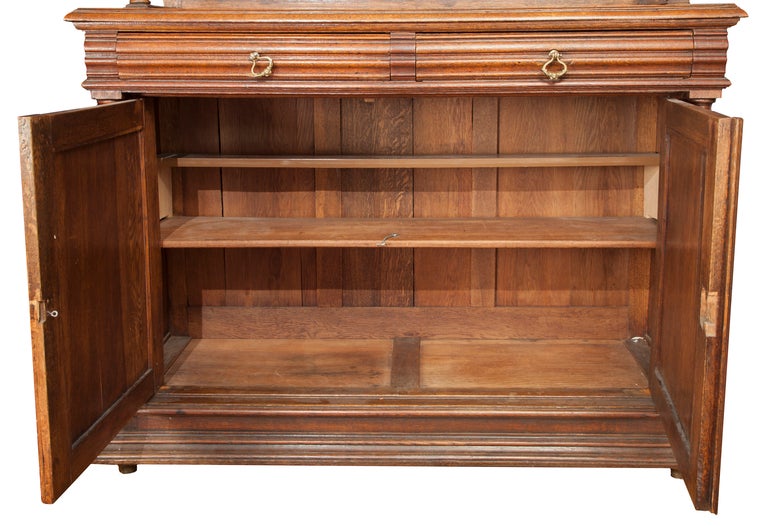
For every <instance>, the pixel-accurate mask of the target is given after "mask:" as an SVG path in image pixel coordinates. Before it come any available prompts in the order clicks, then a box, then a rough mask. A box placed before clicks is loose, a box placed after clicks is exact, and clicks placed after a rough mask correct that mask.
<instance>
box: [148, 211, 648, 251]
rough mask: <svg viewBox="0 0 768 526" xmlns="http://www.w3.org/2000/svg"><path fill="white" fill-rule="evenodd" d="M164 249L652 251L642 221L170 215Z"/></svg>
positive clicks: (164, 223)
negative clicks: (344, 248) (607, 249)
mask: <svg viewBox="0 0 768 526" xmlns="http://www.w3.org/2000/svg"><path fill="white" fill-rule="evenodd" d="M160 230H161V236H162V246H163V247H164V248H249V247H347V248H351V247H393V248H440V247H452V248H654V247H655V246H656V222H655V221H654V220H652V219H647V218H642V217H568V218H566V217H545V218H504V219H500V218H488V219H485V218H484V219H420V218H419V219H359V218H345V219H316V218H286V219H284V218H252V217H247V218H245V217H170V218H167V219H164V220H163V221H161V223H160Z"/></svg>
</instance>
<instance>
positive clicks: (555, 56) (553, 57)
mask: <svg viewBox="0 0 768 526" xmlns="http://www.w3.org/2000/svg"><path fill="white" fill-rule="evenodd" d="M561 58H562V55H561V54H560V52H559V51H558V50H556V49H553V50H552V51H550V52H549V60H548V61H547V63H546V64H544V65H543V66H541V71H543V72H544V74H545V75H546V76H547V78H548V79H549V80H552V81H556V80H560V79H561V78H563V75H565V74H566V73H568V66H567V65H566V64H565V62H563V61H562V60H560V59H561ZM554 64H557V65H558V66H560V68H559V69H558V70H557V71H550V70H549V68H550V67H552V66H553V65H554Z"/></svg>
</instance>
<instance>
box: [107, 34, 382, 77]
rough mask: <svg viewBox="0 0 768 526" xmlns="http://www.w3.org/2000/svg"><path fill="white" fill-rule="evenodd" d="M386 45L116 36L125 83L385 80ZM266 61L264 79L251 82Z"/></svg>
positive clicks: (376, 37) (263, 37) (293, 38)
mask: <svg viewBox="0 0 768 526" xmlns="http://www.w3.org/2000/svg"><path fill="white" fill-rule="evenodd" d="M389 46H390V45H389V35H388V34H361V35H328V34H298V35H290V34H239V35H238V34H234V35H233V34H227V35H222V34H200V33H193V34H189V33H187V34H173V33H171V34H161V35H158V34H147V33H144V34H141V33H121V34H119V35H118V41H117V69H118V75H119V78H120V79H121V80H127V81H131V80H150V81H151V80H164V79H173V80H177V81H179V82H184V81H199V80H219V81H242V82H246V83H247V82H269V80H270V79H275V80H277V81H279V80H287V81H317V82H322V81H344V80H369V81H371V80H373V81H376V80H389V72H390V65H389V52H390V47H389ZM254 52H255V53H258V54H259V58H258V59H257V60H256V63H255V65H254V63H253V62H252V61H251V56H252V53H254ZM270 59H271V63H272V69H271V73H270V74H269V75H268V77H269V78H266V77H267V76H264V77H261V78H254V76H253V74H252V70H253V73H256V74H259V73H263V72H264V71H265V70H266V69H267V67H268V66H269V64H270Z"/></svg>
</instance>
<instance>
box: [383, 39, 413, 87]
mask: <svg viewBox="0 0 768 526" xmlns="http://www.w3.org/2000/svg"><path fill="white" fill-rule="evenodd" d="M390 38H391V40H390V57H389V63H390V68H391V71H390V79H391V80H416V33H405V32H396V33H392V35H391V36H390Z"/></svg>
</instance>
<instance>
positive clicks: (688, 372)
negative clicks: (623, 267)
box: [651, 101, 742, 511]
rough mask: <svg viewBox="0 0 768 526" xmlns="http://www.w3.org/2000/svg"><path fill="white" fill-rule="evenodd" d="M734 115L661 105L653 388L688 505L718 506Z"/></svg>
mask: <svg viewBox="0 0 768 526" xmlns="http://www.w3.org/2000/svg"><path fill="white" fill-rule="evenodd" d="M741 127H742V124H741V120H739V119H731V118H728V117H724V116H722V115H719V114H716V113H713V112H710V111H707V110H705V109H702V108H698V107H695V106H692V105H690V104H686V103H682V102H679V101H667V102H666V104H665V107H664V127H663V133H664V135H663V140H662V158H663V159H664V161H663V163H662V170H661V179H660V181H661V183H660V184H661V192H662V198H661V204H662V206H661V207H660V212H661V215H660V220H661V224H662V228H661V232H660V245H659V249H658V252H657V258H658V268H659V272H660V277H659V278H657V280H656V283H657V285H658V287H659V290H660V291H661V292H660V293H659V294H658V295H657V296H656V301H657V303H655V304H654V305H653V309H654V313H655V314H654V316H655V320H654V322H653V323H652V327H653V328H654V330H656V331H658V332H657V333H655V334H654V335H653V336H654V337H653V342H654V345H653V347H652V353H651V387H652V393H653V395H654V398H655V400H656V402H657V404H658V405H659V407H660V412H661V414H662V418H663V420H664V423H665V426H666V429H667V433H668V434H669V436H670V442H671V444H672V446H673V450H674V451H675V455H676V457H677V459H678V462H679V466H680V473H681V474H682V476H683V478H684V480H685V481H686V485H687V487H688V491H689V493H690V495H691V498H692V499H693V501H694V505H695V506H696V507H697V508H699V509H707V510H710V511H717V499H718V481H719V470H720V447H721V437H722V419H723V403H724V390H725V363H726V356H727V334H728V323H729V303H728V300H727V298H728V294H729V291H730V286H731V276H732V262H733V235H734V222H735V214H736V195H737V191H736V190H737V187H738V168H739V150H740V143H741Z"/></svg>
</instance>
